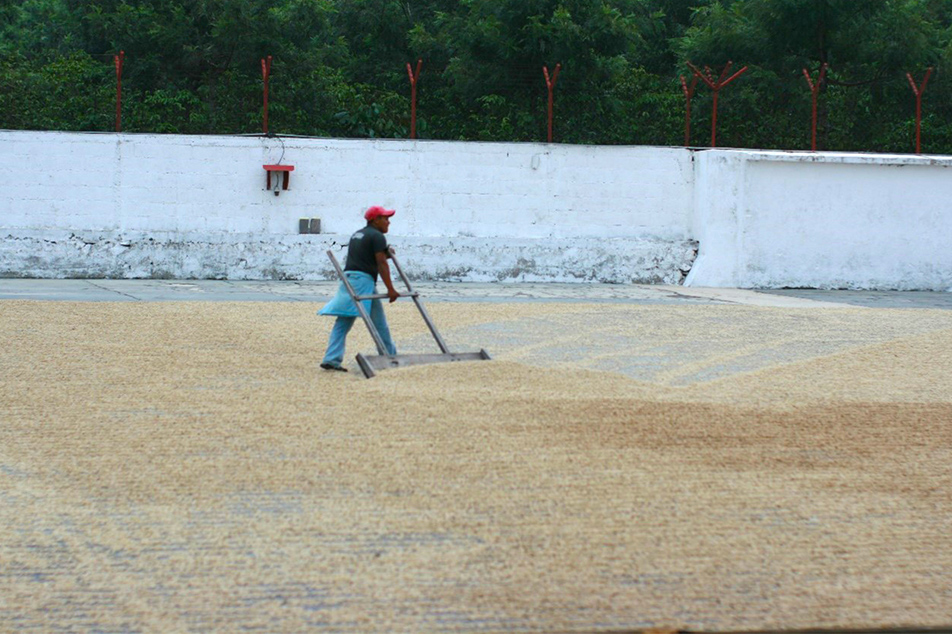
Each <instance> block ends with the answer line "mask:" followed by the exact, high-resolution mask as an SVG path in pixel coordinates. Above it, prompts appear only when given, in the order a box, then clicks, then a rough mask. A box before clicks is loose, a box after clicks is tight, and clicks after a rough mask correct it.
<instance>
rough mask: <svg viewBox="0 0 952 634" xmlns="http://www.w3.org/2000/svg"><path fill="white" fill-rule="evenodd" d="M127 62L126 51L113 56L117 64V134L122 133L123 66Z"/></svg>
mask: <svg viewBox="0 0 952 634" xmlns="http://www.w3.org/2000/svg"><path fill="white" fill-rule="evenodd" d="M125 60H126V52H125V51H119V54H118V55H113V61H115V63H116V132H121V131H122V64H123V62H125Z"/></svg>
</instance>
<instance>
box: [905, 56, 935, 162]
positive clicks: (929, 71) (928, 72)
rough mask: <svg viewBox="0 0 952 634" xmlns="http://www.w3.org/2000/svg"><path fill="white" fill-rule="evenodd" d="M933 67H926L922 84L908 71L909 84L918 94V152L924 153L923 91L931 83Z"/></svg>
mask: <svg viewBox="0 0 952 634" xmlns="http://www.w3.org/2000/svg"><path fill="white" fill-rule="evenodd" d="M932 71H933V68H932V67H931V66H930V67H929V68H928V69H926V77H925V79H923V80H922V85H921V86H918V85H916V81H915V80H914V79H913V78H912V75H911V74H910V73H906V78H907V79H908V80H909V85H910V86H912V92H913V93H915V95H916V154H922V93H924V92H925V91H926V85H928V83H929V77H931V76H932Z"/></svg>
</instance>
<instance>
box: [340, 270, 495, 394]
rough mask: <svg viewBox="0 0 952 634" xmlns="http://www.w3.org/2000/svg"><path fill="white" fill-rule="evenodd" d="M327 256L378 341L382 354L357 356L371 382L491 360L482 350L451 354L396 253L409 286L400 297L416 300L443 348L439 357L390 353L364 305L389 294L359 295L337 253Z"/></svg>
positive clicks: (438, 344) (406, 284) (374, 338)
mask: <svg viewBox="0 0 952 634" xmlns="http://www.w3.org/2000/svg"><path fill="white" fill-rule="evenodd" d="M327 257H329V258H330V259H331V264H333V265H334V269H335V270H336V271H337V275H338V277H340V280H341V282H343V283H344V288H346V289H347V293H348V294H349V295H350V298H351V299H352V300H354V304H355V305H356V306H357V312H358V313H359V314H360V317H361V319H363V320H364V323H365V324H366V325H367V330H369V331H370V337H371V338H372V339H373V340H374V344H375V345H376V346H377V352H379V353H380V354H376V355H367V356H365V355H363V354H360V353H358V354H357V364H358V365H359V366H360V370H361V371H362V372H363V373H364V376H365V377H367V378H368V379H371V378H373V377H374V376H376V374H377V372H379V371H380V370H387V369H390V368H402V367H405V366H409V365H424V364H427V363H446V362H449V361H487V360H489V358H490V357H489V353H488V352H486V351H485V350H482V349H481V350H480V351H479V352H450V350H449V348H447V346H446V342H445V341H443V337H441V336H440V333H439V331H438V330H437V329H436V326H435V325H434V324H433V320H432V319H430V315H429V314H428V313H427V312H426V308H424V306H423V301H422V300H421V299H420V294H419V293H418V292H416V291H414V290H413V287H412V286H411V285H410V280H408V279H407V276H406V275H405V274H404V273H403V268H402V267H401V266H400V262H398V261H397V257H396V256H395V255H393V253H392V252H391V254H390V261H391V262H393V265H394V266H395V267H397V273H399V274H400V279H401V280H403V284H404V286H406V287H407V292H406V293H401V294H400V297H409V298H411V299H413V303H414V304H416V307H417V309H419V311H420V315H421V316H422V317H423V321H424V322H425V323H426V326H427V328H429V329H430V333H432V334H433V338H434V339H435V340H436V345H437V346H439V347H440V352H439V353H438V354H387V349H386V347H385V346H384V345H383V339H382V338H381V337H380V333H379V332H378V331H377V327H376V326H374V323H373V322H372V321H371V320H370V315H368V314H367V310H366V309H365V308H364V306H363V304H362V303H361V302H363V301H366V300H368V299H389V295H387V294H386V293H380V294H376V295H358V294H357V293H356V291H354V287H353V286H351V285H350V281H349V280H348V279H347V276H346V275H344V270H343V269H342V268H341V266H340V263H339V262H338V261H337V258H336V257H334V253H333V251H328V252H327Z"/></svg>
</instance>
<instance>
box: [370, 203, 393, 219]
mask: <svg viewBox="0 0 952 634" xmlns="http://www.w3.org/2000/svg"><path fill="white" fill-rule="evenodd" d="M395 213H397V212H396V211H394V210H393V209H384V208H383V207H380V206H379V205H374V206H373V207H371V208H370V209H368V210H367V211H366V212H365V213H364V220H366V221H367V222H370V221H371V220H373V219H374V218H379V217H380V216H385V217H387V218H389V217H390V216H392V215H393V214H395Z"/></svg>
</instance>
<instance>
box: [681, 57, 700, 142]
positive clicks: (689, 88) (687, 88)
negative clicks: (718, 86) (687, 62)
mask: <svg viewBox="0 0 952 634" xmlns="http://www.w3.org/2000/svg"><path fill="white" fill-rule="evenodd" d="M697 78H698V74H697V73H694V76H693V77H691V84H690V85H688V82H687V81H685V79H684V75H681V90H682V91H684V98H685V100H686V101H687V108H686V109H685V111H684V147H689V146H690V145H691V97H693V96H694V89H695V88H696V87H697Z"/></svg>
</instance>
